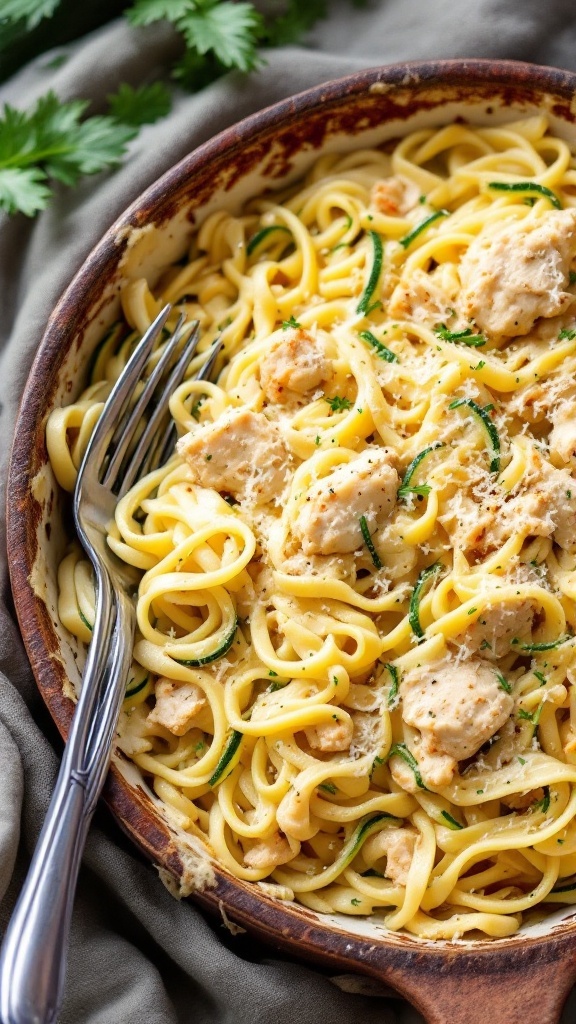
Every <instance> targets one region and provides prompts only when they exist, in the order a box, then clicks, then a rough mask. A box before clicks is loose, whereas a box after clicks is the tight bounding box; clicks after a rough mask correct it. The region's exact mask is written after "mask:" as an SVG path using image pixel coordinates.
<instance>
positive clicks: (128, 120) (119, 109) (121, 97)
mask: <svg viewBox="0 0 576 1024" xmlns="http://www.w3.org/2000/svg"><path fill="white" fill-rule="evenodd" d="M106 98H107V100H108V103H109V104H110V113H111V114H112V117H115V118H116V120H117V121H121V122H122V124H131V125H133V126H134V127H135V128H139V127H140V126H141V125H143V124H153V123H154V121H158V120H159V119H160V118H161V117H166V114H168V113H169V112H170V107H171V106H172V98H171V96H170V93H169V91H168V89H167V88H166V86H165V85H164V83H163V82H153V83H152V85H143V86H142V87H141V88H140V89H133V88H132V86H131V85H127V84H126V82H122V84H121V85H120V87H119V89H118V92H117V93H115V94H114V95H113V96H107V97H106Z"/></svg>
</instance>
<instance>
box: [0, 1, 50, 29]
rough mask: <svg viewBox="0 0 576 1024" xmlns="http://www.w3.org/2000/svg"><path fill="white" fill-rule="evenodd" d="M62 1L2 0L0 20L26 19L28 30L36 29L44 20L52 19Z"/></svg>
mask: <svg viewBox="0 0 576 1024" xmlns="http://www.w3.org/2000/svg"><path fill="white" fill-rule="evenodd" d="M59 4H60V0H1V3H0V18H1V19H2V21H4V20H6V21H20V19H22V18H25V19H26V28H27V29H28V31H30V29H33V28H36V25H39V24H40V22H41V21H42V20H43V19H44V18H51V17H52V15H53V14H54V11H55V10H56V8H57V7H58V6H59Z"/></svg>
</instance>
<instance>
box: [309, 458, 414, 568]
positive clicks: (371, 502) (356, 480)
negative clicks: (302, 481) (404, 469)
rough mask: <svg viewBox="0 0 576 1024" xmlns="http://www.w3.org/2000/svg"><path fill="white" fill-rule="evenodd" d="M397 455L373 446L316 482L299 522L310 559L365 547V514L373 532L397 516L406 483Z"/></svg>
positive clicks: (368, 525)
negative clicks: (399, 495) (399, 496)
mask: <svg viewBox="0 0 576 1024" xmlns="http://www.w3.org/2000/svg"><path fill="white" fill-rule="evenodd" d="M391 457H392V456H391V452H390V451H389V450H388V449H386V448H384V449H373V448H367V449H366V450H365V451H363V452H361V454H360V455H358V456H357V457H356V458H354V459H352V460H351V461H350V462H347V463H344V464H342V465H340V466H337V467H336V469H334V470H333V471H332V472H331V473H329V474H328V476H325V477H323V478H322V479H321V480H318V481H317V482H316V483H314V484H312V486H311V487H310V490H309V492H308V495H307V497H306V500H305V501H304V503H303V505H302V506H301V508H300V510H299V512H298V515H297V516H296V518H295V520H294V524H293V533H294V536H295V538H296V539H297V540H299V541H300V543H301V545H302V550H303V552H304V554H305V555H316V554H320V555H333V554H345V553H347V552H350V551H356V550H357V549H358V548H359V547H361V546H362V543H363V537H362V530H361V527H360V519H361V517H362V516H365V518H366V525H367V527H368V529H369V531H370V533H371V534H373V533H375V531H376V530H377V529H379V528H380V527H381V526H382V525H383V523H384V520H385V519H386V518H387V517H388V516H389V515H390V513H391V512H392V510H393V508H394V505H395V502H396V492H397V490H398V487H399V484H400V480H399V477H398V473H397V472H396V470H395V469H394V468H393V466H392V465H391Z"/></svg>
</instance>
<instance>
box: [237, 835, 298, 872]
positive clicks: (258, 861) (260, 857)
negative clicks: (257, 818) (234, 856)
mask: <svg viewBox="0 0 576 1024" xmlns="http://www.w3.org/2000/svg"><path fill="white" fill-rule="evenodd" d="M294 856H295V854H294V852H293V851H292V849H291V847H290V843H289V842H288V840H287V839H286V837H285V836H282V835H280V832H275V833H274V835H272V836H270V838H269V839H261V840H260V842H258V843H254V846H252V847H251V848H250V849H249V850H248V852H247V853H245V854H244V863H245V864H246V867H249V868H257V869H258V870H259V871H273V870H274V868H277V867H279V865H280V864H287V863H288V861H289V860H292V858H293V857H294Z"/></svg>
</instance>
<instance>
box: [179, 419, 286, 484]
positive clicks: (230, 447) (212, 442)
mask: <svg viewBox="0 0 576 1024" xmlns="http://www.w3.org/2000/svg"><path fill="white" fill-rule="evenodd" d="M177 448H178V452H179V453H180V455H182V457H183V458H184V459H186V461H187V463H188V465H189V466H190V469H191V471H192V479H193V481H194V483H196V484H200V486H201V487H211V488H214V490H216V491H227V492H228V493H230V494H233V495H234V497H235V498H239V499H242V498H249V499H252V500H253V501H254V502H255V503H256V504H263V503H265V502H267V501H271V500H272V499H273V498H274V497H276V496H279V495H280V493H281V492H282V488H283V486H284V480H285V476H286V469H287V465H288V451H287V449H286V446H285V444H284V441H283V440H282V437H281V434H280V431H279V430H278V428H277V427H276V426H275V424H273V423H270V422H269V420H267V419H266V417H265V416H264V415H263V414H262V413H258V412H252V411H251V410H250V409H227V410H226V411H225V412H224V413H223V414H222V415H221V416H219V417H218V419H217V420H215V421H214V423H207V424H203V425H202V426H199V427H197V428H195V429H194V430H192V431H191V432H190V433H189V434H185V436H184V437H182V438H181V439H180V441H179V442H178V444H177Z"/></svg>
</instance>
